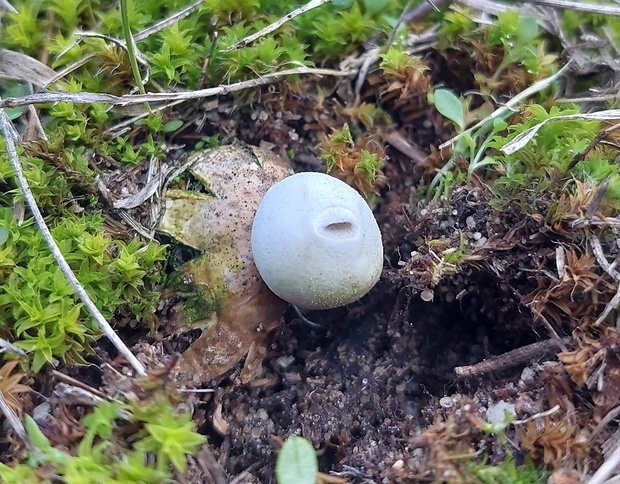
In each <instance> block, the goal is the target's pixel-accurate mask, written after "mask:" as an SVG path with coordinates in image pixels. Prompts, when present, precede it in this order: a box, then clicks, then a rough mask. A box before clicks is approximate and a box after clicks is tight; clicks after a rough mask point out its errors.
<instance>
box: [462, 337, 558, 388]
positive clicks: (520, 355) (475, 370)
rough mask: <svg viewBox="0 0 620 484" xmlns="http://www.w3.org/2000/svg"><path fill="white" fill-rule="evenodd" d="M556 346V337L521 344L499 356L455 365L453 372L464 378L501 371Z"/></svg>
mask: <svg viewBox="0 0 620 484" xmlns="http://www.w3.org/2000/svg"><path fill="white" fill-rule="evenodd" d="M557 348H559V344H558V342H557V341H556V339H555V338H549V339H546V340H544V341H538V342H536V343H532V344H529V345H526V346H522V347H521V348H517V349H516V350H512V351H509V352H508V353H504V354H502V355H499V356H494V357H493V358H489V359H488V360H484V361H481V362H480V363H476V364H475V365H467V366H457V367H456V368H454V373H455V374H456V376H457V377H459V378H465V377H472V376H477V375H484V374H486V373H492V372H495V371H501V370H505V369H507V368H511V367H513V366H516V365H520V364H521V363H525V362H527V361H529V360H531V359H533V358H539V357H541V356H543V355H544V354H545V353H547V352H548V351H551V350H552V349H557Z"/></svg>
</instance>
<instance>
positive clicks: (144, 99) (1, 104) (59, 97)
mask: <svg viewBox="0 0 620 484" xmlns="http://www.w3.org/2000/svg"><path fill="white" fill-rule="evenodd" d="M355 73H356V71H340V70H334V69H315V68H310V67H298V68H296V69H288V70H284V71H280V72H273V73H271V74H265V75H264V76H262V77H260V78H257V79H250V80H249V81H241V82H237V83H235V84H225V85H221V86H217V87H210V88H207V89H199V90H197V91H186V92H161V93H160V92H158V93H148V94H126V95H124V96H113V95H112V94H103V93H93V92H58V93H48V92H44V93H37V94H31V95H29V96H23V97H13V98H10V97H9V98H6V99H2V100H0V108H16V107H20V106H28V105H30V104H44V103H57V102H69V103H76V104H92V103H106V104H111V105H113V106H133V105H135V104H144V103H160V102H176V101H189V100H192V99H202V98H207V97H212V96H222V95H225V94H230V93H232V92H238V91H243V90H244V89H251V88H253V87H259V86H264V85H266V84H271V83H274V82H278V81H280V80H282V79H283V78H284V77H287V76H293V75H299V74H311V75H317V76H335V77H347V76H351V75H354V74H355Z"/></svg>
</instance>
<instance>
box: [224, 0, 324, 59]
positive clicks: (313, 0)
mask: <svg viewBox="0 0 620 484" xmlns="http://www.w3.org/2000/svg"><path fill="white" fill-rule="evenodd" d="M331 1H332V0H310V1H309V2H308V3H306V4H305V5H303V6H301V7H299V8H297V9H295V10H293V11H292V12H290V13H287V14H286V15H285V16H284V17H282V18H280V19H278V20H276V21H275V22H273V23H272V24H269V25H267V27H265V28H264V29H261V30H259V31H258V32H256V33H254V34H252V35H248V36H247V37H244V38H243V39H241V40H239V41H237V42H235V43H234V44H233V45H231V46H230V47H227V48H225V49H224V50H223V51H222V52H229V51H231V50H235V49H239V48H241V47H245V46H246V45H248V44H251V43H252V42H254V41H255V40H256V39H260V38H261V37H263V36H264V35H267V34H270V33H271V32H273V31H274V30H277V29H279V28H280V27H282V26H283V25H284V24H285V23H286V22H288V21H289V20H292V19H294V18H295V17H298V16H299V15H301V14H302V13H305V12H307V11H309V10H312V9H314V8H317V7H320V6H321V5H323V4H324V3H327V2H331Z"/></svg>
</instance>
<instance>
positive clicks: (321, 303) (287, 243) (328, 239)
mask: <svg viewBox="0 0 620 484" xmlns="http://www.w3.org/2000/svg"><path fill="white" fill-rule="evenodd" d="M252 252H253V255H254V261H255V263H256V266H257V267H258V271H259V272H260V275H261V276H262V278H263V280H264V281H265V282H266V284H267V286H269V288H270V289H271V290H272V291H273V292H274V293H276V294H277V295H278V296H280V297H281V298H282V299H284V300H285V301H288V302H289V303H291V304H295V305H296V306H298V307H300V308H305V309H328V308H335V307H338V306H343V305H345V304H348V303H350V302H353V301H356V300H357V299H359V298H360V297H362V296H364V295H365V294H366V293H367V292H368V291H369V290H370V289H371V288H372V287H373V286H374V285H375V283H376V282H377V280H378V279H379V276H380V275H381V269H382V267H383V244H382V242H381V233H380V232H379V227H378V225H377V222H376V220H375V217H374V215H373V213H372V211H371V210H370V208H369V207H368V205H367V203H366V202H365V201H364V199H363V198H362V197H361V196H360V195H359V193H357V192H356V191H355V190H354V189H353V188H351V187H350V186H349V185H347V184H346V183H344V182H342V181H341V180H338V179H337V178H334V177H332V176H329V175H325V174H322V173H297V174H296V175H293V176H290V177H288V178H285V179H284V180H282V181H280V182H279V183H277V184H276V185H274V186H273V187H271V188H270V189H269V191H268V192H267V193H266V194H265V196H264V198H263V200H262V202H261V203H260V206H259V207H258V211H257V212H256V217H255V218H254V225H253V227H252Z"/></svg>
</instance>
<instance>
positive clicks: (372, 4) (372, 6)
mask: <svg viewBox="0 0 620 484" xmlns="http://www.w3.org/2000/svg"><path fill="white" fill-rule="evenodd" d="M387 4H388V0H364V8H365V9H366V13H367V14H368V15H371V16H372V15H374V14H376V13H377V12H380V11H381V10H383V8H384V7H385V6H386V5H387Z"/></svg>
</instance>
